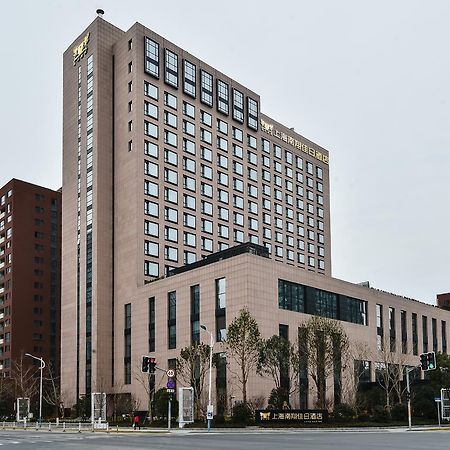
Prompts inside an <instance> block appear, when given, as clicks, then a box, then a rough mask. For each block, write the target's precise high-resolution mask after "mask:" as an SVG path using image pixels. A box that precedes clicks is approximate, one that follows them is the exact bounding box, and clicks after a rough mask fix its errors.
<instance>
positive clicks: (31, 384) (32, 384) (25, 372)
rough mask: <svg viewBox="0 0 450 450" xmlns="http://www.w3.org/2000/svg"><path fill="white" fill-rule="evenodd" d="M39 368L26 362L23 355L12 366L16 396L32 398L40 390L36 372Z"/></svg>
mask: <svg viewBox="0 0 450 450" xmlns="http://www.w3.org/2000/svg"><path fill="white" fill-rule="evenodd" d="M38 370H39V369H37V368H36V367H35V366H33V365H31V364H29V363H26V362H25V361H24V358H23V355H20V358H19V359H18V360H16V361H13V363H12V366H11V379H12V380H13V381H14V392H15V396H16V398H19V397H23V398H30V399H31V398H32V397H33V396H34V395H36V394H37V392H38V391H39V378H38V377H36V373H37V371H38Z"/></svg>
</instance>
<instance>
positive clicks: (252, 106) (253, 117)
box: [247, 97, 258, 130]
mask: <svg viewBox="0 0 450 450" xmlns="http://www.w3.org/2000/svg"><path fill="white" fill-rule="evenodd" d="M247 125H248V126H249V128H252V129H254V130H258V103H257V102H256V101H255V100H253V99H252V98H250V97H247Z"/></svg>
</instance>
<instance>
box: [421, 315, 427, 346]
mask: <svg viewBox="0 0 450 450" xmlns="http://www.w3.org/2000/svg"><path fill="white" fill-rule="evenodd" d="M427 352H428V318H427V316H422V353H427Z"/></svg>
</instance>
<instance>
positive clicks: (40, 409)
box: [25, 353, 45, 423]
mask: <svg viewBox="0 0 450 450" xmlns="http://www.w3.org/2000/svg"><path fill="white" fill-rule="evenodd" d="M25 356H29V357H30V358H33V359H36V360H38V361H40V363H41V367H40V370H41V381H40V384H39V423H42V369H43V368H44V367H45V362H44V359H43V358H42V357H41V358H38V357H37V356H33V355H32V354H30V353H25Z"/></svg>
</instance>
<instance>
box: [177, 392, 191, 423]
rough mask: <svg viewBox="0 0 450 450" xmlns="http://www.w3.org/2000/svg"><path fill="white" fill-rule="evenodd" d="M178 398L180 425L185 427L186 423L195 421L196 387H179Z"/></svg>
mask: <svg viewBox="0 0 450 450" xmlns="http://www.w3.org/2000/svg"><path fill="white" fill-rule="evenodd" d="M178 399H179V403H178V417H179V426H180V428H183V426H184V424H186V423H194V388H192V387H181V388H178Z"/></svg>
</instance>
